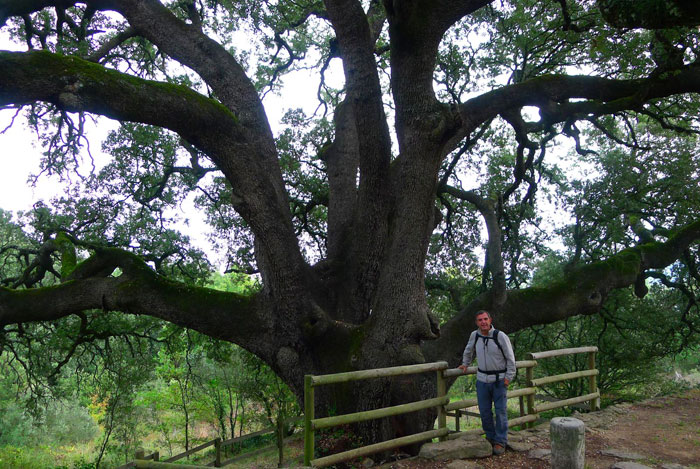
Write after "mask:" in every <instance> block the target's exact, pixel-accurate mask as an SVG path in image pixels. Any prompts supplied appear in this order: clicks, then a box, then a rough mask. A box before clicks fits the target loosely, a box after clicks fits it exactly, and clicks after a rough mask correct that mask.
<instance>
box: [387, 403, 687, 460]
mask: <svg viewBox="0 0 700 469" xmlns="http://www.w3.org/2000/svg"><path fill="white" fill-rule="evenodd" d="M576 417H577V418H580V419H581V420H583V421H584V422H585V424H586V469H609V468H610V467H611V466H612V465H614V464H615V463H616V462H620V461H626V460H628V459H625V458H621V457H615V456H610V455H606V454H604V453H603V452H604V451H606V450H617V451H620V452H625V453H636V454H638V455H640V456H642V457H643V459H641V460H637V461H636V462H637V463H639V464H643V465H645V466H648V467H652V468H661V467H662V466H663V465H664V464H672V463H675V464H678V465H680V466H681V467H687V468H693V469H700V389H693V390H689V391H686V392H683V393H681V394H678V395H674V396H670V397H664V398H657V399H652V400H648V401H643V402H640V403H636V404H621V405H617V406H612V407H609V408H607V409H605V410H603V411H601V412H594V413H590V414H581V415H576ZM518 433H519V434H520V435H522V437H523V439H524V440H525V441H526V442H528V443H530V444H532V445H533V447H534V449H549V447H550V446H549V434H548V423H545V424H542V425H540V426H539V429H536V430H534V431H532V430H526V431H523V432H518ZM472 462H473V463H475V464H476V465H475V466H474V467H481V468H483V469H495V468H498V469H502V468H528V469H549V468H550V462H549V460H548V459H545V460H539V459H533V458H531V457H529V451H524V452H516V451H512V450H510V449H509V450H508V451H506V453H505V454H504V455H502V456H492V457H490V458H485V459H479V460H472ZM448 465H450V466H451V467H452V468H455V467H456V465H455V464H453V462H452V461H441V462H435V461H428V460H424V459H417V458H416V459H410V460H403V461H397V462H393V463H389V464H385V465H383V466H382V469H417V468H421V469H442V468H447V467H448Z"/></svg>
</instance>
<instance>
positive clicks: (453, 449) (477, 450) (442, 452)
mask: <svg viewBox="0 0 700 469" xmlns="http://www.w3.org/2000/svg"><path fill="white" fill-rule="evenodd" d="M491 454H492V448H491V444H490V443H489V442H488V441H486V440H485V439H483V438H481V437H471V438H468V437H465V438H458V439H456V440H448V441H440V442H438V443H426V444H424V445H423V446H422V447H421V449H420V453H419V454H418V457H420V458H423V459H432V460H435V461H445V460H447V459H475V458H487V457H489V456H491Z"/></svg>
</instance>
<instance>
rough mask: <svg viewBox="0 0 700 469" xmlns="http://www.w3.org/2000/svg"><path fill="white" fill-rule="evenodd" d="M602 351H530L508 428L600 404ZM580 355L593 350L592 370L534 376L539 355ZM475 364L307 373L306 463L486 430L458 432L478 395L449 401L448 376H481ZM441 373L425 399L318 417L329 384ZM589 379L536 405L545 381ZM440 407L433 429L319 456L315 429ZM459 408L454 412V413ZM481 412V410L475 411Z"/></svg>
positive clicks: (327, 462)
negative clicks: (318, 396) (573, 391)
mask: <svg viewBox="0 0 700 469" xmlns="http://www.w3.org/2000/svg"><path fill="white" fill-rule="evenodd" d="M597 351H598V348H597V347H579V348H572V349H561V350H550V351H546V352H536V353H531V354H529V358H530V360H526V361H517V362H516V367H517V368H525V370H526V385H527V387H525V388H522V389H515V390H508V393H507V398H508V399H511V398H516V397H517V398H519V399H520V416H519V417H517V418H514V419H509V421H508V426H509V427H512V426H518V425H531V424H532V423H533V422H535V421H536V420H537V419H538V418H539V414H540V413H541V412H545V411H548V410H552V409H557V408H560V407H565V406H570V405H574V404H579V403H581V402H586V401H589V402H590V408H591V410H597V409H599V408H600V393H599V392H598V389H597V385H596V376H597V375H598V370H597V369H595V354H596V352H597ZM577 353H587V354H588V369H587V370H584V371H577V372H573V373H565V374H561V375H556V376H547V377H543V378H537V379H534V373H533V368H534V367H535V366H537V361H536V360H538V359H545V358H550V357H557V356H563V355H571V354H577ZM476 371H477V369H476V367H469V368H467V371H466V373H464V372H462V370H460V369H457V368H454V369H448V364H447V362H435V363H424V364H420V365H408V366H397V367H392V368H380V369H375V370H362V371H353V372H347V373H336V374H330V375H321V376H313V375H306V376H305V377H304V465H305V466H315V467H323V466H330V465H331V464H336V463H339V462H343V461H348V460H351V459H355V458H359V457H362V456H367V455H370V454H374V453H378V452H381V451H387V450H390V449H394V448H398V447H401V446H406V445H409V444H413V443H419V442H422V441H428V440H432V439H434V438H439V439H440V441H443V440H444V439H446V438H450V439H452V438H458V437H459V436H461V435H462V434H464V433H481V432H482V430H481V429H474V430H470V431H467V432H460V431H459V417H460V415H470V413H469V412H467V411H466V410H465V409H467V408H469V407H473V406H476V405H478V404H477V401H476V399H467V400H462V401H457V402H452V403H451V402H449V397H448V396H447V386H446V380H447V379H448V378H454V377H459V376H462V375H473V374H476ZM427 372H436V373H437V382H436V388H437V389H436V397H434V398H431V399H426V400H422V401H416V402H411V403H407V404H401V405H397V406H392V407H384V408H380V409H374V410H368V411H364V412H356V413H352V414H345V415H338V416H333V417H325V418H318V419H316V418H314V388H315V387H318V386H322V385H327V384H334V383H347V382H350V381H357V380H363V379H371V378H381V377H391V376H401V375H410V374H418V373H427ZM583 377H587V378H588V382H589V393H588V394H586V395H583V396H578V397H574V398H571V399H564V400H560V401H555V402H548V403H545V404H541V405H535V394H536V392H537V389H538V388H539V387H541V386H544V385H546V384H551V383H556V382H560V381H565V380H569V379H577V378H583ZM434 407H437V410H438V416H437V427H438V428H437V429H436V430H430V431H426V432H422V433H417V434H415V435H409V436H405V437H401V438H395V439H393V440H387V441H383V442H380V443H375V444H373V445H369V446H364V447H360V448H355V449H352V450H349V451H344V452H342V453H336V454H332V455H329V456H325V457H321V458H315V459H314V432H315V431H316V430H319V429H321V428H328V427H334V426H338V425H345V424H349V423H357V422H363V421H366V420H371V419H377V418H382V417H389V416H392V415H399V414H405V413H408V412H415V411H417V410H423V409H429V408H434ZM450 411H454V413H450ZM448 415H449V416H454V417H455V427H456V430H457V431H456V432H455V433H450V432H449V430H448V428H447V416H448ZM475 415H478V414H475Z"/></svg>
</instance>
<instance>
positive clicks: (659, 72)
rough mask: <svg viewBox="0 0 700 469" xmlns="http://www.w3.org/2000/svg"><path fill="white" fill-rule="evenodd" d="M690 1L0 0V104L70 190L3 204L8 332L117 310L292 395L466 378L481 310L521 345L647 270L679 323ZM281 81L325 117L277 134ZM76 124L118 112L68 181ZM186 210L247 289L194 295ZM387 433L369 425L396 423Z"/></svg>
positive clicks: (80, 150)
mask: <svg viewBox="0 0 700 469" xmlns="http://www.w3.org/2000/svg"><path fill="white" fill-rule="evenodd" d="M691 3H693V2H690V1H688V0H650V1H645V2H634V1H626V0H619V1H618V0H598V1H595V2H594V1H592V0H586V1H572V0H557V1H553V0H552V1H544V2H543V1H535V0H521V1H511V0H504V1H499V2H493V1H490V0H449V1H448V0H441V1H436V0H430V1H428V0H394V1H389V0H383V1H379V0H362V1H360V0H325V1H314V0H300V1H287V0H277V1H248V0H246V1H240V2H229V1H217V0H197V1H194V0H192V1H187V0H177V1H169V2H159V1H156V0H139V1H137V0H98V1H80V2H75V1H70V0H61V1H50V0H42V1H37V0H31V1H30V0H24V1H10V0H0V25H2V26H3V30H4V31H6V32H7V33H9V34H10V35H12V37H14V38H15V39H16V40H17V41H18V42H20V43H23V44H25V46H26V50H25V51H23V52H6V51H5V52H0V105H1V106H3V107H4V108H7V109H15V110H16V115H19V114H22V115H24V116H26V118H27V122H28V123H29V125H30V126H31V128H32V129H34V130H35V132H36V134H37V136H38V139H39V141H40V142H41V144H42V147H43V159H42V168H41V171H43V172H49V173H56V174H59V175H61V176H62V177H63V178H64V180H66V193H65V197H62V198H59V199H57V200H55V201H53V202H52V203H50V204H43V203H42V204H37V205H36V206H35V207H34V209H33V210H32V211H30V212H28V213H24V214H22V218H21V220H20V221H13V220H12V219H11V218H10V217H9V216H8V215H7V214H5V213H3V214H2V216H3V219H2V229H3V232H4V235H3V238H2V240H1V242H2V246H0V252H2V254H3V256H4V257H3V263H2V266H1V267H0V269H1V271H0V273H1V274H2V279H1V280H0V281H1V282H2V285H3V287H2V288H1V289H0V325H2V326H3V334H4V335H5V337H12V336H13V334H14V335H22V334H27V333H29V332H28V330H29V329H30V328H31V327H34V325H35V324H37V323H42V322H46V321H59V322H60V321H70V322H71V323H72V324H73V325H72V329H69V330H70V332H67V335H68V337H70V338H71V339H72V340H73V341H74V342H77V341H82V340H88V338H89V337H90V335H91V334H93V335H94V334H95V332H94V327H93V326H94V325H95V324H97V323H99V318H100V317H101V316H103V315H105V314H106V313H107V312H123V313H130V314H136V315H146V316H152V317H155V318H159V319H163V320H165V321H169V322H172V323H174V324H176V325H179V326H184V327H187V328H191V329H194V330H196V331H198V332H200V333H202V334H205V335H208V336H211V337H215V338H218V339H223V340H226V341H230V342H233V343H236V344H239V345H240V346H242V347H244V348H245V349H247V350H249V351H251V352H252V353H254V354H255V355H257V356H258V357H260V358H261V359H262V360H263V361H265V362H266V363H267V364H269V365H270V366H271V367H272V369H273V370H274V371H275V372H276V373H277V374H278V375H279V376H280V377H281V378H282V379H283V380H284V381H285V382H286V383H287V384H288V385H289V386H290V387H291V389H292V390H293V391H294V392H295V393H296V394H297V395H300V394H301V393H302V389H303V387H302V381H303V375H304V374H305V373H329V372H338V371H347V370H352V369H363V368H376V367H382V366H391V365H399V364H409V363H417V362H422V361H433V360H440V359H447V360H449V361H450V363H451V364H453V365H456V364H458V362H459V360H460V356H461V351H462V349H463V347H464V344H465V341H466V337H467V333H468V331H469V330H470V329H472V328H473V313H474V312H475V311H476V310H478V309H482V308H485V309H488V310H490V311H492V312H493V314H494V316H495V319H496V323H497V324H498V327H499V328H500V329H503V330H504V331H506V332H514V331H518V330H521V329H524V328H527V327H529V326H533V325H539V324H547V323H551V322H554V321H557V320H561V319H566V318H568V317H572V316H576V315H581V314H588V315H591V314H596V313H599V312H600V311H601V310H602V308H604V306H605V304H606V299H607V298H608V297H609V296H610V294H611V292H613V291H614V290H616V289H625V288H629V287H633V288H634V292H635V294H636V295H637V296H638V297H639V298H644V296H645V295H647V293H648V291H649V287H648V285H649V284H651V283H653V284H654V285H659V286H663V287H664V288H669V289H675V290H676V291H678V292H680V296H678V297H675V298H680V300H679V301H682V304H681V305H679V306H678V307H677V308H675V309H674V310H673V311H669V312H663V314H675V315H677V317H680V318H681V319H682V321H681V324H683V330H682V331H679V333H680V334H682V335H683V336H684V337H690V336H691V335H693V334H695V335H697V327H698V324H699V323H700V314H699V313H700V311H699V310H698V300H697V288H698V281H700V273H699V272H698V267H697V265H698V247H697V243H696V241H697V240H698V238H700V216H699V215H700V214H699V210H700V200H699V198H700V191H698V187H699V185H700V184H699V179H700V167H699V166H700V158H699V157H698V137H697V135H698V131H699V130H700V127H699V125H698V124H699V122H698V116H699V115H700V113H699V112H698V111H699V109H698V105H699V104H700V101H699V100H698V93H699V92H700V62H698V57H699V54H700V37H699V36H700V35H699V31H698V25H699V24H700V17H698V14H697V11H696V9H695V8H693V6H692V5H691ZM341 65H342V70H343V78H344V79H343V80H342V84H340V85H338V84H335V85H334V84H333V83H334V80H331V79H330V77H331V75H332V73H331V70H332V69H333V67H339V66H341ZM299 71H305V72H306V73H308V74H309V76H311V77H313V78H310V79H309V81H308V83H307V86H315V87H317V97H318V106H317V107H316V111H315V112H308V111H304V110H301V109H292V110H289V112H287V114H286V115H285V117H284V119H283V122H282V128H281V130H280V131H279V132H277V134H275V132H273V130H272V127H271V125H270V122H269V120H268V114H267V112H266V108H265V105H264V102H265V97H266V96H269V95H274V94H275V93H281V98H282V99H284V96H285V94H284V93H294V91H293V90H291V91H290V90H289V89H288V88H286V87H285V86H284V83H285V79H287V78H288V77H289V76H290V75H291V74H292V73H296V72H299ZM336 81H337V80H336ZM92 116H104V117H107V118H110V119H113V120H114V121H117V122H118V123H119V127H118V128H117V129H116V130H114V131H112V132H111V133H110V135H109V137H108V138H107V140H106V141H105V142H104V143H103V148H104V150H105V151H106V152H107V153H108V154H109V155H111V157H112V159H111V161H109V162H108V163H107V164H106V165H105V166H104V167H102V168H99V169H94V170H93V171H91V172H90V174H82V172H81V170H80V168H81V166H80V165H79V164H78V161H79V159H80V158H81V155H82V157H84V147H85V142H86V140H85V127H86V125H85V124H86V120H87V119H89V118H91V117H92ZM13 120H14V119H13ZM0 138H2V136H1V135H0ZM16 157H20V156H19V155H18V156H16ZM37 181H38V182H37V183H38V184H41V183H42V182H41V179H40V178H39V179H38V180H37ZM188 198H194V199H195V203H196V206H197V208H198V210H201V211H202V212H204V213H206V215H207V218H208V220H209V222H210V225H211V236H212V239H213V240H214V242H215V243H216V245H217V246H218V247H219V249H220V250H221V252H224V253H225V254H226V257H227V267H228V269H229V270H230V271H236V272H242V273H249V274H255V275H258V276H259V279H260V285H261V287H260V288H251V289H248V290H246V291H242V292H235V293H234V292H230V291H229V292H224V291H220V290H216V289H211V288H208V287H206V286H205V280H206V279H207V278H208V275H209V273H210V271H211V269H212V266H211V264H210V262H209V261H208V260H207V259H206V256H205V255H204V253H203V252H202V251H201V250H200V249H197V246H192V245H191V243H190V240H189V238H188V236H187V230H186V229H183V227H182V220H180V219H177V217H176V216H175V215H174V214H175V212H176V210H175V209H176V208H177V207H179V206H180V205H181V204H183V203H184V201H185V200H188ZM543 268H546V269H547V272H546V275H544V274H541V269H543ZM538 274H540V275H539V276H538ZM645 310H646V311H648V308H647V309H645ZM105 333H109V331H106V332H105ZM3 343H7V342H3ZM69 350H70V349H69ZM57 361H58V362H60V361H61V359H60V358H57ZM426 389H427V388H426V387H425V386H423V385H422V384H420V383H415V384H412V385H406V383H402V384H400V385H396V384H392V382H390V381H387V382H382V383H380V384H377V385H372V386H370V385H368V386H364V387H358V388H357V389H355V390H353V391H352V392H351V393H350V395H349V394H348V392H347V391H346V390H342V389H341V390H337V391H332V392H331V394H330V395H329V396H326V397H325V399H326V400H325V401H323V400H322V402H325V403H328V402H329V401H332V402H333V403H334V405H336V406H337V409H338V410H341V409H351V408H355V409H357V408H362V407H363V406H370V407H372V406H376V405H377V404H378V403H389V402H398V401H404V400H405V399H406V398H408V397H410V396H412V395H413V396H415V395H421V393H425V392H427V391H426ZM429 417H430V416H429V415H428V417H426V418H425V419H422V420H421V419H417V420H414V422H413V423H412V425H414V426H420V425H423V426H427V425H429V420H430V419H429ZM368 425H370V424H368ZM377 425H380V426H381V425H383V427H380V426H375V427H371V425H370V427H368V433H367V435H368V437H369V438H377V437H378V436H379V435H380V434H386V433H387V432H393V433H402V432H403V433H405V432H410V431H413V430H414V429H409V428H407V427H406V428H400V427H401V425H398V424H396V423H395V422H394V423H393V424H387V423H386V422H385V423H382V424H377ZM389 427H390V428H389Z"/></svg>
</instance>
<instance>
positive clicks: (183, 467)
mask: <svg viewBox="0 0 700 469" xmlns="http://www.w3.org/2000/svg"><path fill="white" fill-rule="evenodd" d="M303 418H304V417H303V416H298V417H292V418H289V419H286V420H284V421H283V420H278V421H277V425H276V426H274V427H268V428H265V429H262V430H260V431H257V432H254V433H249V434H247V435H243V436H239V437H236V438H230V439H228V440H223V441H222V440H221V438H215V439H213V440H210V441H207V442H205V443H202V444H201V445H199V446H196V447H194V448H192V449H190V450H188V451H185V452H184V453H180V454H176V455H175V456H171V457H169V458H168V459H164V460H162V461H161V460H160V453H159V452H158V451H155V452H154V453H151V454H149V455H148V456H146V455H145V453H144V451H143V450H137V451H136V454H135V456H134V461H131V462H128V463H126V464H124V465H123V466H119V467H117V468H116V469H127V468H131V467H136V468H145V469H170V468H178V469H191V468H200V469H201V468H205V467H223V466H225V465H227V464H231V463H232V462H233V461H235V460H237V459H239V458H243V457H245V456H248V454H247V453H244V454H238V455H236V456H233V457H232V458H229V459H227V460H223V461H222V456H224V455H225V454H226V451H227V448H229V447H231V446H233V445H235V444H240V443H243V442H244V441H246V440H249V439H251V438H254V437H256V436H262V435H267V434H270V433H273V432H274V433H275V436H276V442H277V448H278V465H279V466H280V467H281V466H282V463H283V460H284V440H285V438H284V427H285V425H288V424H290V423H296V422H299V421H301V420H303ZM212 446H214V461H211V462H210V463H208V464H206V465H195V464H173V463H174V462H175V461H178V460H180V459H183V458H186V457H188V456H191V455H193V454H195V453H198V452H200V451H203V450H205V449H207V448H210V447H212Z"/></svg>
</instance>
